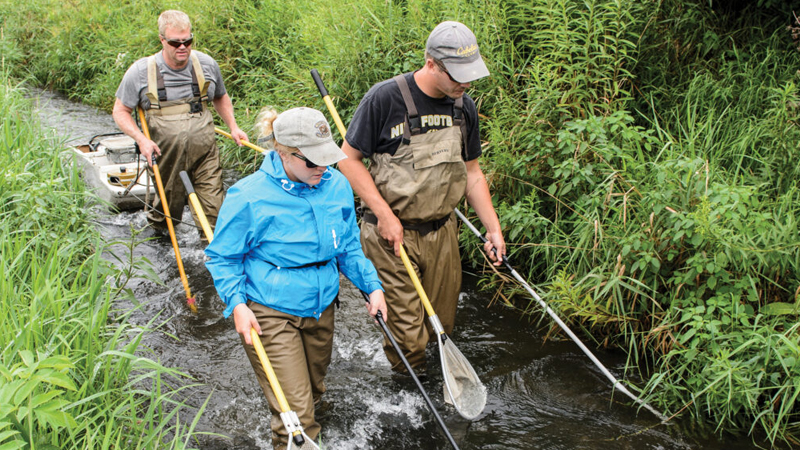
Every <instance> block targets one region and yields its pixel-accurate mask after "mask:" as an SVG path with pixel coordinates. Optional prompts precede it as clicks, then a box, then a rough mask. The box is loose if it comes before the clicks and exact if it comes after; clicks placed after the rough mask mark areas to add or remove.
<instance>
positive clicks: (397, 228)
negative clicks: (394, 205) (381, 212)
mask: <svg viewBox="0 0 800 450" xmlns="http://www.w3.org/2000/svg"><path fill="white" fill-rule="evenodd" d="M378 234H380V235H381V237H382V238H384V239H386V240H387V241H389V244H391V245H392V246H393V247H394V256H397V257H398V258H399V257H400V246H401V245H402V244H403V224H401V223H400V219H398V218H397V216H395V215H394V214H391V213H390V214H387V215H386V216H384V217H383V218H378Z"/></svg>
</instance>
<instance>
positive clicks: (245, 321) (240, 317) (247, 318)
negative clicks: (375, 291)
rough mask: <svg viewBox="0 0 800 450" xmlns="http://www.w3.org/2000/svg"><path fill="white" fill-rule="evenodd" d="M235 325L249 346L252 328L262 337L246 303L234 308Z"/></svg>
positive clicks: (251, 311)
mask: <svg viewBox="0 0 800 450" xmlns="http://www.w3.org/2000/svg"><path fill="white" fill-rule="evenodd" d="M382 293H383V292H381V294H382ZM233 323H234V324H236V332H237V333H239V334H241V335H242V336H244V341H245V342H246V343H247V345H253V341H252V339H250V328H255V329H256V333H258V335H259V336H260V335H261V325H259V324H258V320H256V316H255V314H253V310H251V309H250V308H248V307H247V305H246V304H244V303H239V304H238V305H236V307H235V308H233Z"/></svg>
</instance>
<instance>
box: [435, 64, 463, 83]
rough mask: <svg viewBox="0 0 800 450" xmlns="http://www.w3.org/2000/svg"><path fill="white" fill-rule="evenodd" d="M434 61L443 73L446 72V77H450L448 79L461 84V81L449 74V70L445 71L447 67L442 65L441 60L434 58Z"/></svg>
mask: <svg viewBox="0 0 800 450" xmlns="http://www.w3.org/2000/svg"><path fill="white" fill-rule="evenodd" d="M434 61H435V62H436V67H438V68H439V70H441V71H442V72H444V73H445V74H447V78H450V81H452V82H453V83H458V84H463V83H461V82H460V81H458V80H456V79H455V78H453V76H452V75H450V72H448V71H447V67H445V66H444V63H443V62H441V61H436V60H434Z"/></svg>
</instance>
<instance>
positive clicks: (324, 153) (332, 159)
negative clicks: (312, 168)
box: [272, 107, 347, 166]
mask: <svg viewBox="0 0 800 450" xmlns="http://www.w3.org/2000/svg"><path fill="white" fill-rule="evenodd" d="M272 132H273V133H274V135H275V142H277V143H279V144H282V145H285V146H287V147H294V148H297V149H299V150H300V152H301V153H302V154H303V156H305V157H306V158H308V160H309V161H311V162H312V163H314V164H316V165H318V166H330V165H331V164H334V163H337V162H339V161H341V160H343V159H345V158H347V155H345V154H344V152H343V151H342V150H341V149H340V148H339V146H338V145H336V143H334V142H333V136H332V135H331V127H330V125H328V121H327V120H325V116H324V115H323V114H322V113H321V112H319V111H317V110H316V109H313V108H303V107H300V108H292V109H289V110H286V111H284V112H282V113H280V114H279V115H278V117H277V118H276V119H275V122H273V123H272Z"/></svg>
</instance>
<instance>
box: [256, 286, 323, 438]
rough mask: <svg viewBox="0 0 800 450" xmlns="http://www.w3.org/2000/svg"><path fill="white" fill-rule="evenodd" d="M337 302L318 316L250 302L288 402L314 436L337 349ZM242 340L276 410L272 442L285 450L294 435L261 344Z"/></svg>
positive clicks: (274, 411)
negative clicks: (317, 408) (283, 416)
mask: <svg viewBox="0 0 800 450" xmlns="http://www.w3.org/2000/svg"><path fill="white" fill-rule="evenodd" d="M334 304H335V302H334V303H331V305H330V306H329V307H328V308H327V309H326V310H325V311H324V312H323V313H322V315H321V316H320V318H319V320H317V319H315V318H313V317H297V316H293V315H291V314H286V313H282V312H280V311H276V310H274V309H272V308H270V307H268V306H264V305H262V304H260V303H256V302H252V301H248V302H247V306H248V307H249V308H250V309H251V310H252V311H253V314H255V316H256V320H258V323H259V325H260V326H261V333H262V334H261V342H262V344H263V345H264V350H265V351H266V353H267V356H268V357H269V360H270V363H271V364H272V368H273V370H274V371H275V375H276V376H277V378H278V382H279V383H280V385H281V388H282V389H283V393H284V395H285V396H286V401H287V402H288V403H289V406H290V407H291V409H292V410H293V411H295V412H296V413H297V417H298V418H299V419H300V424H301V425H302V426H303V430H305V432H306V434H307V435H308V436H309V437H310V438H312V439H314V440H316V439H317V436H318V435H319V432H320V429H321V427H320V425H319V423H317V421H316V420H315V418H314V405H315V404H317V403H319V402H320V399H321V397H322V394H323V393H324V392H325V375H326V374H327V373H328V366H329V365H330V363H331V352H332V350H333V325H334ZM242 344H243V345H244V350H245V352H246V353H247V357H248V359H250V364H251V365H252V366H253V370H254V371H255V374H256V379H258V384H259V385H260V386H261V390H262V391H264V395H265V396H266V397H267V402H268V403H269V409H270V411H271V412H272V420H271V422H270V426H271V428H272V445H273V447H274V448H275V450H283V449H285V448H286V446H287V444H288V442H289V434H288V432H287V431H286V428H285V427H284V425H283V421H282V420H281V417H280V413H281V407H280V404H279V403H278V399H277V398H276V397H275V393H274V392H273V391H272V388H271V387H270V385H269V381H267V375H266V374H265V373H264V368H263V367H262V365H261V361H260V360H259V359H258V355H257V354H256V351H255V348H254V347H253V346H252V345H247V344H245V343H244V338H242Z"/></svg>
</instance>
